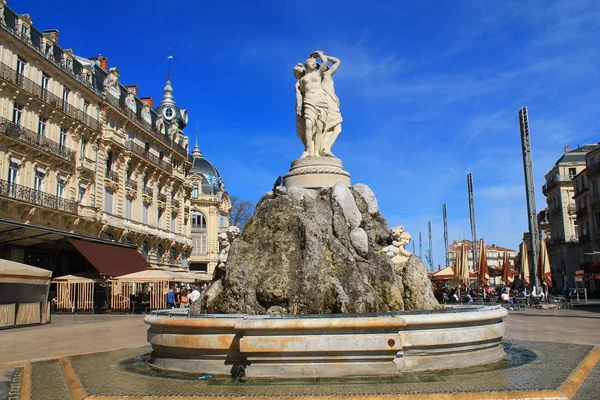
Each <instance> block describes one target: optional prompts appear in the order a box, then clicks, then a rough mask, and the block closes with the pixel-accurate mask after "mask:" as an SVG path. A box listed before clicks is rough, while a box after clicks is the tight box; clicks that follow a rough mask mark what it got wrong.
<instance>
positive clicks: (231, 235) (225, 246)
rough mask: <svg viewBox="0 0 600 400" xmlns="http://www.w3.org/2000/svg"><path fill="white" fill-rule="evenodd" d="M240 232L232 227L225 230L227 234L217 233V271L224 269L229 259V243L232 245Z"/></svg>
mask: <svg viewBox="0 0 600 400" xmlns="http://www.w3.org/2000/svg"><path fill="white" fill-rule="evenodd" d="M240 232H241V231H240V228H238V227H237V226H235V225H232V226H230V227H229V228H227V232H221V233H219V236H218V238H219V247H220V248H221V251H220V252H219V263H218V264H217V269H220V270H224V269H225V264H226V263H227V258H228V257H229V249H230V247H231V243H233V241H234V240H235V239H236V238H237V237H238V236H239V235H240Z"/></svg>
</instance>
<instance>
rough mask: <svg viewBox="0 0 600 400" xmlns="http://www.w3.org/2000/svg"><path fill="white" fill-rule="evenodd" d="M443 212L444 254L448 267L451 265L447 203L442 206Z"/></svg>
mask: <svg viewBox="0 0 600 400" xmlns="http://www.w3.org/2000/svg"><path fill="white" fill-rule="evenodd" d="M442 214H443V216H444V254H445V257H446V268H448V267H449V266H450V259H449V257H448V214H447V213H446V205H445V204H444V205H443V206H442Z"/></svg>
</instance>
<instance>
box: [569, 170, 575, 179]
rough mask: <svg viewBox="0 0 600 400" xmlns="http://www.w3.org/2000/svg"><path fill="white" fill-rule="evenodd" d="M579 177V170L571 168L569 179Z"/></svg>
mask: <svg viewBox="0 0 600 400" xmlns="http://www.w3.org/2000/svg"><path fill="white" fill-rule="evenodd" d="M575 175H577V168H569V179H573V178H575Z"/></svg>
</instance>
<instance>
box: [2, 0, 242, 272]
mask: <svg viewBox="0 0 600 400" xmlns="http://www.w3.org/2000/svg"><path fill="white" fill-rule="evenodd" d="M120 78H121V76H120V71H119V69H118V68H116V67H114V66H110V65H109V64H108V59H107V58H106V57H103V56H102V55H99V56H97V57H91V58H86V57H81V56H79V55H77V54H75V53H74V51H73V50H70V49H64V48H62V47H60V45H59V32H58V31H57V30H48V31H40V30H38V29H37V28H36V27H35V26H34V25H33V22H32V19H31V17H30V16H29V15H27V14H18V13H17V12H15V11H14V10H12V9H10V8H9V7H8V6H7V5H6V1H5V0H0V174H1V175H0V257H2V258H8V259H12V260H14V261H19V262H25V263H28V264H32V265H36V266H41V267H44V268H48V269H52V270H53V271H55V276H59V275H61V274H65V273H72V272H79V271H81V270H84V269H85V268H86V266H87V267H89V266H90V265H92V266H93V267H94V268H96V269H98V270H99V272H100V273H101V275H105V276H112V275H114V273H115V271H118V268H116V269H115V266H114V265H112V266H110V268H106V269H105V272H106V274H103V273H102V271H100V270H101V269H103V268H102V266H97V265H95V264H94V263H93V262H92V260H91V259H93V255H92V254H83V253H81V252H79V253H78V252H77V248H78V247H77V246H75V245H73V243H77V242H74V241H78V240H79V241H86V242H89V243H98V246H106V245H112V246H119V247H120V248H128V249H132V250H137V251H139V252H140V253H141V254H142V255H143V258H145V259H146V261H147V262H146V261H145V263H146V264H145V265H142V264H140V266H139V267H140V268H142V267H147V266H148V267H149V266H150V265H151V266H153V267H164V268H180V267H182V266H183V267H187V266H190V265H191V266H192V267H193V269H196V270H198V271H203V272H211V270H210V267H212V266H214V264H215V263H216V259H217V257H218V250H219V249H218V242H217V234H218V232H219V230H221V229H223V228H226V227H227V225H228V215H229V209H230V207H231V203H230V201H229V196H228V195H227V193H226V192H225V189H224V184H223V181H222V178H221V176H220V175H219V173H218V171H217V170H216V168H214V166H213V165H212V164H211V163H210V162H208V160H206V159H204V158H203V157H202V154H201V153H200V150H199V148H198V149H197V151H196V149H195V151H194V154H193V155H192V156H190V155H189V154H188V137H187V136H186V134H185V133H184V129H185V128H186V125H187V122H188V112H187V110H185V109H181V108H179V107H178V105H177V103H176V101H175V96H174V90H173V86H172V84H171V79H170V77H168V78H167V82H166V85H165V86H164V90H163V98H162V100H161V101H160V102H159V104H158V105H157V106H156V107H155V105H154V101H153V99H152V98H149V97H140V96H139V93H138V90H139V88H138V86H137V85H123V84H122V83H121V79H120ZM195 243H196V244H197V245H195ZM80 247H81V248H83V246H80ZM85 248H86V249H90V248H91V249H92V250H93V246H91V247H90V246H87V247H85ZM102 249H106V248H105V247H102V248H101V247H98V248H97V250H96V252H100V251H103V250H102ZM86 251H91V250H86ZM115 262H117V263H118V260H116V261H115ZM98 263H99V262H98ZM109 271H110V273H109ZM128 272H131V270H129V271H128Z"/></svg>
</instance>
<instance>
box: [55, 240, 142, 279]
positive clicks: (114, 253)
mask: <svg viewBox="0 0 600 400" xmlns="http://www.w3.org/2000/svg"><path fill="white" fill-rule="evenodd" d="M67 240H68V241H69V243H71V244H72V245H73V247H75V248H76V249H77V251H78V252H80V253H81V255H82V256H84V257H85V258H86V259H87V260H88V261H89V262H90V264H92V265H93V266H94V268H96V269H97V270H98V272H100V274H101V275H105V276H109V277H114V276H121V275H125V274H131V273H133V272H138V271H143V270H145V269H148V268H151V266H150V264H148V261H146V259H145V258H144V257H142V255H141V254H140V253H139V252H138V251H137V249H135V248H132V247H126V246H121V245H116V244H104V243H94V242H86V241H83V240H77V239H67Z"/></svg>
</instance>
